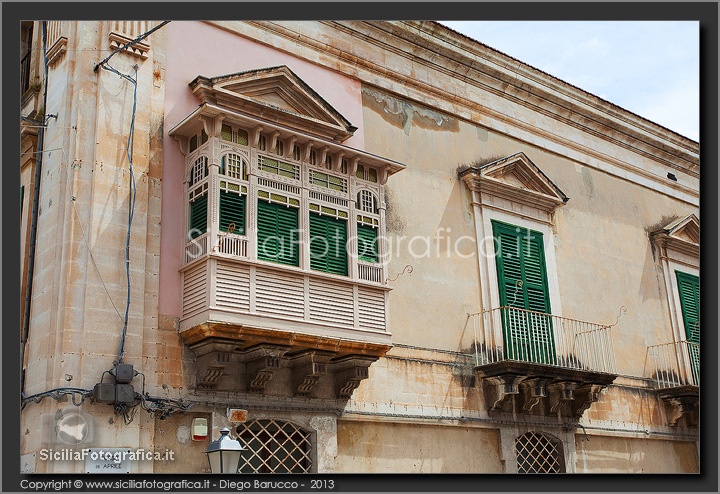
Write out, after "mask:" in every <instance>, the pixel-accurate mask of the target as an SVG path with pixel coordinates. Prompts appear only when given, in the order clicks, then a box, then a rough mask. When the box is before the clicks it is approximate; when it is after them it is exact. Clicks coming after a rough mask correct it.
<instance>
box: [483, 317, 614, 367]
mask: <svg viewBox="0 0 720 494" xmlns="http://www.w3.org/2000/svg"><path fill="white" fill-rule="evenodd" d="M469 317H471V318H472V320H473V330H474V334H475V359H476V365H483V364H491V363H495V362H500V361H503V360H515V361H520V362H532V363H538V364H545V365H551V366H555V367H565V368H569V369H580V370H589V371H595V372H607V373H611V374H614V373H616V370H615V369H616V364H615V354H614V352H613V343H612V335H611V332H610V329H611V327H610V326H607V325H601V324H595V323H590V322H585V321H579V320H576V319H568V318H564V317H558V316H554V315H552V314H545V313H542V312H536V311H531V310H526V309H519V308H516V307H499V308H496V309H490V310H486V311H483V312H479V313H476V314H470V315H469Z"/></svg>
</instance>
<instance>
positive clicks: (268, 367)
mask: <svg viewBox="0 0 720 494" xmlns="http://www.w3.org/2000/svg"><path fill="white" fill-rule="evenodd" d="M288 350H290V347H288V346H281V345H256V346H254V347H252V348H250V349H248V350H247V351H246V352H243V360H244V361H245V376H246V381H247V389H248V390H249V391H256V392H263V391H265V387H266V386H267V383H268V382H269V381H270V380H271V379H272V377H273V374H275V372H277V371H278V370H279V369H280V358H281V357H282V356H283V355H284V354H285V353H286V352H287V351H288Z"/></svg>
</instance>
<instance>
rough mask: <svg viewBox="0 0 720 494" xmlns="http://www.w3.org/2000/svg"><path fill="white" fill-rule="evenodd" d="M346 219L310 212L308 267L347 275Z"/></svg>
mask: <svg viewBox="0 0 720 494" xmlns="http://www.w3.org/2000/svg"><path fill="white" fill-rule="evenodd" d="M346 243H347V221H345V220H341V219H338V218H333V217H332V216H323V215H320V214H318V213H313V212H311V213H310V269H314V270H315V271H324V272H326V273H333V274H340V275H343V276H347V274H348V264H347V250H346V247H345V246H346Z"/></svg>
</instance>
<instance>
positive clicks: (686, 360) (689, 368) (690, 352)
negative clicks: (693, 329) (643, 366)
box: [646, 331, 700, 426]
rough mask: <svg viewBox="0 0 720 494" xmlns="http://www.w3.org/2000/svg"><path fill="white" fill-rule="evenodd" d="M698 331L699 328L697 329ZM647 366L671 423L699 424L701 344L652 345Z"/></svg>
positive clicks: (675, 424)
mask: <svg viewBox="0 0 720 494" xmlns="http://www.w3.org/2000/svg"><path fill="white" fill-rule="evenodd" d="M698 333H699V331H698ZM646 362H647V366H648V369H649V373H650V376H649V377H650V379H652V381H653V382H654V383H655V387H656V389H657V392H658V396H659V397H660V398H661V399H662V400H663V402H664V403H665V405H666V407H667V409H668V411H669V413H668V422H669V424H670V425H671V426H677V425H679V424H680V423H681V419H682V418H683V417H685V418H686V420H685V423H686V424H688V425H697V422H698V410H697V407H698V404H699V400H700V344H699V343H694V342H690V341H675V342H672V343H664V344H661V345H653V346H649V347H648V349H647V361H646Z"/></svg>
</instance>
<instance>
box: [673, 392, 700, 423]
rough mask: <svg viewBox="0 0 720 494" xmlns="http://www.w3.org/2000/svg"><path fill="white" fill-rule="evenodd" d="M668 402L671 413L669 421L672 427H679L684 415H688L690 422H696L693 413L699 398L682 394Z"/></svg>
mask: <svg viewBox="0 0 720 494" xmlns="http://www.w3.org/2000/svg"><path fill="white" fill-rule="evenodd" d="M667 403H668V404H669V405H670V407H669V408H670V411H671V414H670V415H669V416H668V422H669V425H670V426H671V427H677V426H678V424H679V423H680V419H682V418H683V417H687V423H688V424H694V422H695V421H694V420H693V415H694V412H695V404H696V403H697V398H695V397H693V396H680V397H677V398H671V399H669V400H667Z"/></svg>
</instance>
